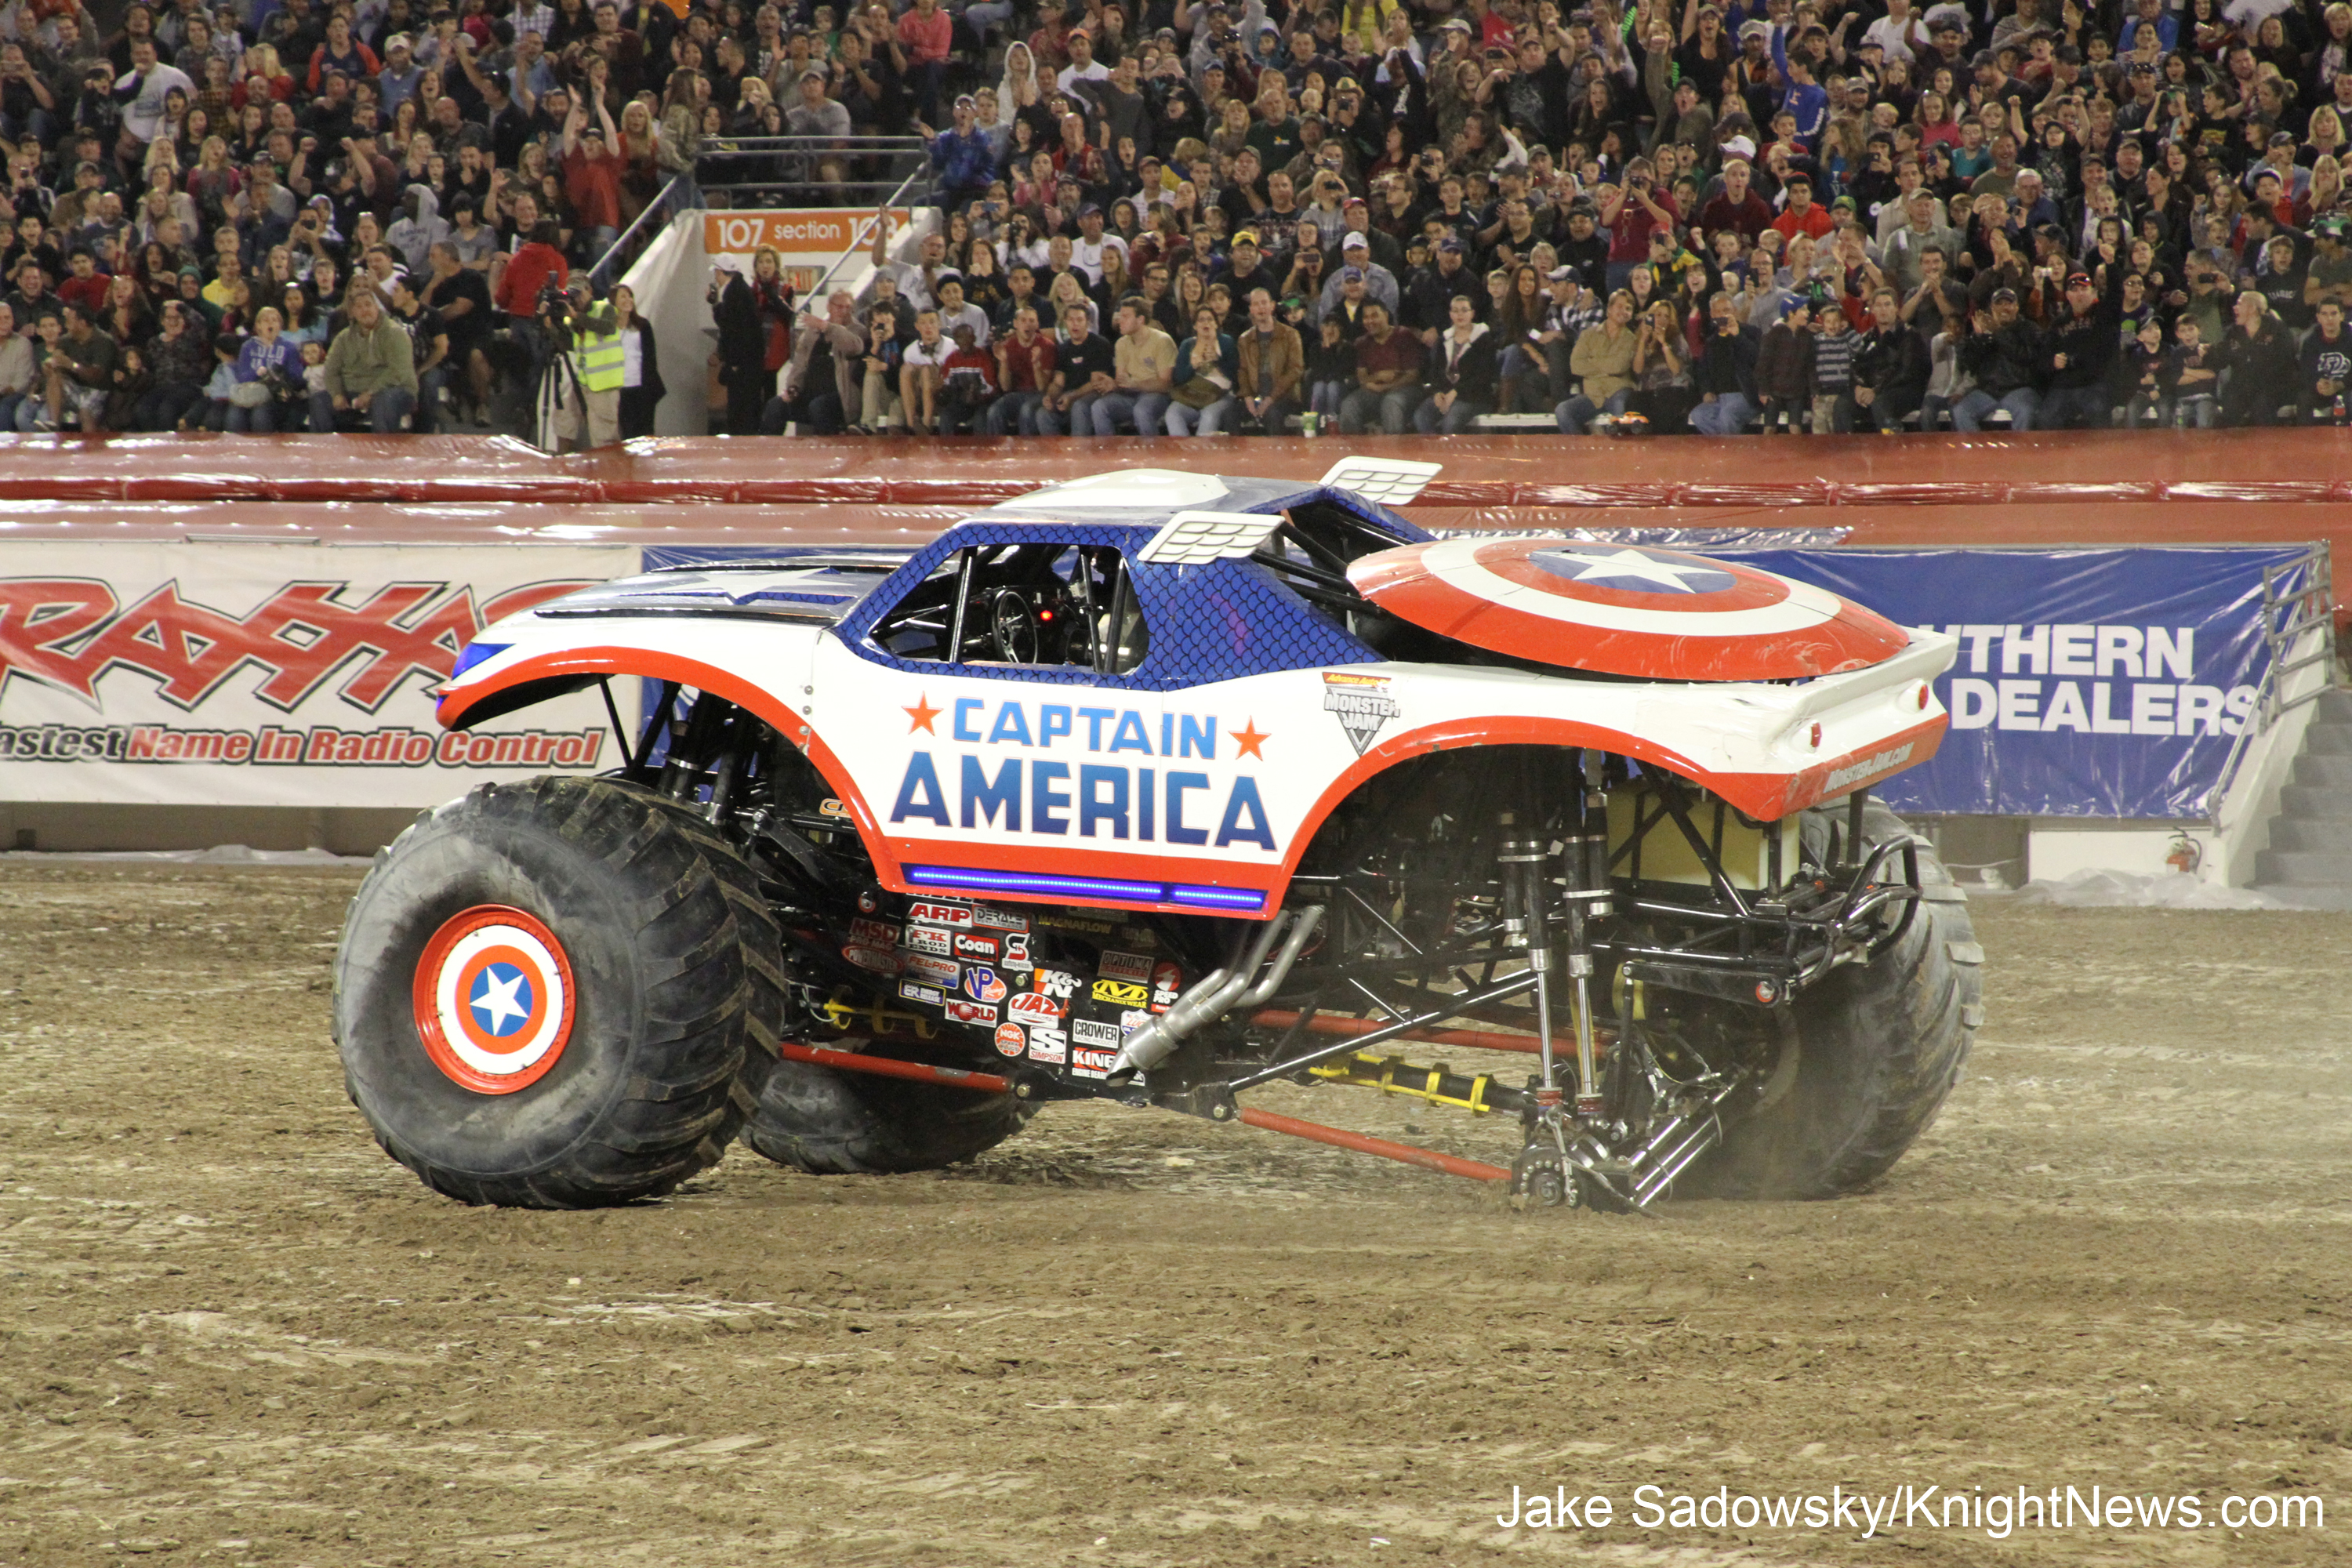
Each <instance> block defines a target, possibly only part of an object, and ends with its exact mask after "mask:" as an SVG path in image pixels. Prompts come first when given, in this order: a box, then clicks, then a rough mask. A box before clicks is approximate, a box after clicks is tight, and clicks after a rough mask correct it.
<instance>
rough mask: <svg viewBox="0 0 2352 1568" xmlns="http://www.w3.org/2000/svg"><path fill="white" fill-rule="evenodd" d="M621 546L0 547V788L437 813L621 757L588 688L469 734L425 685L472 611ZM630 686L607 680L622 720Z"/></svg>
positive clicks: (146, 801)
mask: <svg viewBox="0 0 2352 1568" xmlns="http://www.w3.org/2000/svg"><path fill="white" fill-rule="evenodd" d="M637 559H638V552H636V550H635V549H634V548H632V547H627V546H594V547H580V546H556V547H541V546H530V547H517V546H513V545H483V546H474V547H469V546H435V547H426V548H419V547H401V546H391V545H383V546H379V545H366V546H350V547H341V546H320V545H305V544H244V543H219V544H215V543H201V542H183V543H155V544H147V543H93V544H87V545H85V544H65V543H55V542H38V543H23V544H0V799H5V800H12V801H22V802H49V803H68V804H71V803H82V802H89V803H100V802H104V803H118V804H125V803H127V804H141V805H305V806H409V805H418V806H422V805H434V804H436V803H438V802H440V801H443V800H446V799H448V798H449V797H450V796H452V795H457V794H460V793H462V792H464V791H465V790H467V789H469V788H471V787H472V786H473V785H475V784H479V783H481V782H483V781H484V780H486V779H501V778H505V779H520V778H528V777H530V776H532V775H534V774H538V773H587V772H592V771H594V770H596V769H599V768H606V767H611V766H614V765H615V764H616V763H618V761H619V760H620V752H619V742H618V741H617V740H616V738H615V737H614V734H613V730H612V725H611V722H610V721H609V719H608V718H607V716H606V713H605V709H604V700H603V699H602V698H600V697H599V696H598V695H597V693H596V692H595V691H594V690H593V689H589V690H587V691H583V692H576V693H573V694H572V695H570V696H567V697H563V698H560V699H557V700H553V701H551V702H545V703H541V704H540V705H538V706H535V707H532V708H529V709H525V710H522V711H520V712H518V713H515V714H512V715H510V716H509V717H507V718H504V719H499V720H494V721H490V722H489V723H488V724H485V725H483V726H481V727H480V728H479V729H478V730H476V731H470V732H468V733H466V734H452V733H450V732H448V731H444V730H443V729H441V727H440V726H439V725H438V724H436V722H435V721H434V718H433V698H432V695H431V692H432V689H433V688H434V687H435V686H436V685H438V684H439V683H440V682H441V681H442V680H443V679H446V678H447V677H448V676H449V674H450V673H451V672H452V670H453V669H454V668H456V665H457V652H458V649H459V648H460V647H463V646H464V644H465V643H466V642H467V639H469V638H470V637H473V635H474V634H475V633H476V632H477V631H478V630H479V629H480V628H481V627H482V626H484V625H485V624H487V623H488V622H489V621H492V620H496V619H498V618H499V616H504V615H509V614H511V613H513V612H514V611H517V610H520V609H522V608H525V607H528V606H529V605H532V604H535V603H537V602H539V601H540V600H541V599H545V598H549V597H551V596H553V595H556V594H559V593H563V592H566V591H568V590H569V589H571V588H573V587H577V586H581V585H583V584H589V583H600V582H604V581H605V580H606V579H608V578H612V577H616V576H620V575H623V574H626V573H629V572H633V571H635V570H636V566H637ZM636 685H637V683H636V682H635V681H627V682H615V683H614V688H613V695H614V700H615V701H617V702H618V703H619V704H620V707H621V716H622V720H623V721H624V722H625V723H634V722H635V716H636V700H635V699H636V691H635V688H636Z"/></svg>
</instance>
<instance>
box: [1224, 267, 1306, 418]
mask: <svg viewBox="0 0 2352 1568" xmlns="http://www.w3.org/2000/svg"><path fill="white" fill-rule="evenodd" d="M1246 308H1247V310H1248V311H1249V324H1248V325H1247V327H1245V328H1244V330H1243V331H1242V333H1241V335H1240V339H1239V341H1238V342H1237V343H1236V345H1235V347H1236V353H1237V360H1236V363H1237V364H1238V366H1239V374H1238V376H1237V378H1236V381H1235V384H1234V393H1235V395H1237V396H1238V397H1239V398H1240V400H1241V407H1240V408H1239V410H1238V411H1237V413H1238V417H1239V419H1240V421H1241V424H1240V426H1239V429H1240V433H1242V434H1244V435H1259V436H1279V435H1281V434H1282V433H1283V431H1284V429H1285V427H1286V423H1287V421H1288V420H1289V418H1290V416H1292V415H1294V414H1296V413H1297V412H1298V411H1299V409H1300V407H1301V404H1302V399H1301V397H1300V388H1301V386H1302V385H1303V384H1304V382H1305V380H1306V375H1307V350H1306V345H1305V344H1304V343H1302V342H1300V341H1299V337H1298V333H1297V330H1296V329H1295V328H1293V327H1292V326H1290V324H1289V323H1288V322H1286V321H1282V320H1281V319H1280V318H1279V317H1278V316H1277V315H1276V310H1275V301H1274V296H1273V295H1272V294H1270V293H1268V292H1267V291H1266V290H1265V289H1251V290H1250V294H1249V300H1248V304H1247V307H1246Z"/></svg>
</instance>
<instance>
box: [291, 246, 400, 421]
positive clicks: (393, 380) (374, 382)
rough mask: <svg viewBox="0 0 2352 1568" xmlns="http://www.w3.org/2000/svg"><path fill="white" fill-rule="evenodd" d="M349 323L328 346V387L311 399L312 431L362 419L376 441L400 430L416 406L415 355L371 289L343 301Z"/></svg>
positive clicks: (362, 286) (360, 289) (361, 288)
mask: <svg viewBox="0 0 2352 1568" xmlns="http://www.w3.org/2000/svg"><path fill="white" fill-rule="evenodd" d="M344 310H346V311H347V312H348V313H349V315H350V317H351V324H350V325H349V326H347V327H345V328H344V329H343V330H342V331H340V332H337V333H336V334H335V339H334V342H331V343H330V344H328V345H327V366H326V386H325V388H324V390H322V391H316V392H313V393H311V394H310V429H311V432H312V434H314V435H320V436H324V435H329V434H331V433H332V432H333V430H334V428H335V425H336V422H337V420H336V416H338V415H341V414H346V413H349V414H357V415H364V416H366V418H367V426H368V428H369V429H370V430H373V432H374V433H375V434H377V435H379V436H389V435H392V434H394V433H395V432H397V431H398V430H399V429H400V428H401V425H402V421H403V420H404V419H405V418H406V417H407V416H409V415H410V414H411V413H413V412H414V411H415V407H416V354H415V348H414V347H413V345H412V343H411V342H410V339H409V335H408V333H407V332H406V331H403V330H402V328H401V326H400V324H399V323H398V322H397V321H393V320H392V319H391V317H390V316H388V315H387V314H385V312H384V309H383V304H382V302H381V301H380V300H378V299H377V298H376V293H375V290H374V289H372V288H369V287H367V286H366V285H365V284H363V283H362V284H355V285H354V286H353V287H352V291H351V293H350V295H349V297H348V298H347V299H346V300H345V302H344Z"/></svg>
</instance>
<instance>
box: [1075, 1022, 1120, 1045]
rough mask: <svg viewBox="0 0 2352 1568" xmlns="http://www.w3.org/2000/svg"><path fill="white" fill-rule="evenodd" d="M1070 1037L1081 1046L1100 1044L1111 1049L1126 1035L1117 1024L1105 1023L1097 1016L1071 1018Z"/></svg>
mask: <svg viewBox="0 0 2352 1568" xmlns="http://www.w3.org/2000/svg"><path fill="white" fill-rule="evenodd" d="M1070 1037H1072V1038H1073V1039H1075V1040H1076V1041H1077V1042H1078V1044H1080V1045H1082V1046H1102V1047H1108V1049H1110V1050H1113V1051H1116V1050H1118V1043H1119V1041H1120V1040H1122V1039H1124V1038H1125V1037H1126V1036H1125V1035H1124V1034H1123V1033H1122V1032H1121V1030H1120V1029H1119V1026H1118V1025H1117V1024H1106V1023H1104V1022H1103V1021H1102V1020H1101V1019H1099V1018H1073V1019H1071V1020H1070Z"/></svg>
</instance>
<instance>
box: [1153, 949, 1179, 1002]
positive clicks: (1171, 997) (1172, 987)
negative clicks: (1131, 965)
mask: <svg viewBox="0 0 2352 1568" xmlns="http://www.w3.org/2000/svg"><path fill="white" fill-rule="evenodd" d="M1183 988H1184V972H1183V971H1182V970H1181V969H1179V968H1177V967H1176V966H1175V965H1174V964H1172V963H1168V962H1166V961H1165V960H1162V961H1161V962H1160V963H1155V964H1153V965H1152V966H1151V1010H1152V1011H1153V1012H1155V1013H1165V1012H1166V1011H1168V1009H1169V1008H1171V1007H1172V1006H1174V1005H1176V994H1177V993H1178V992H1179V991H1181V990H1182V989H1183Z"/></svg>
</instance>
